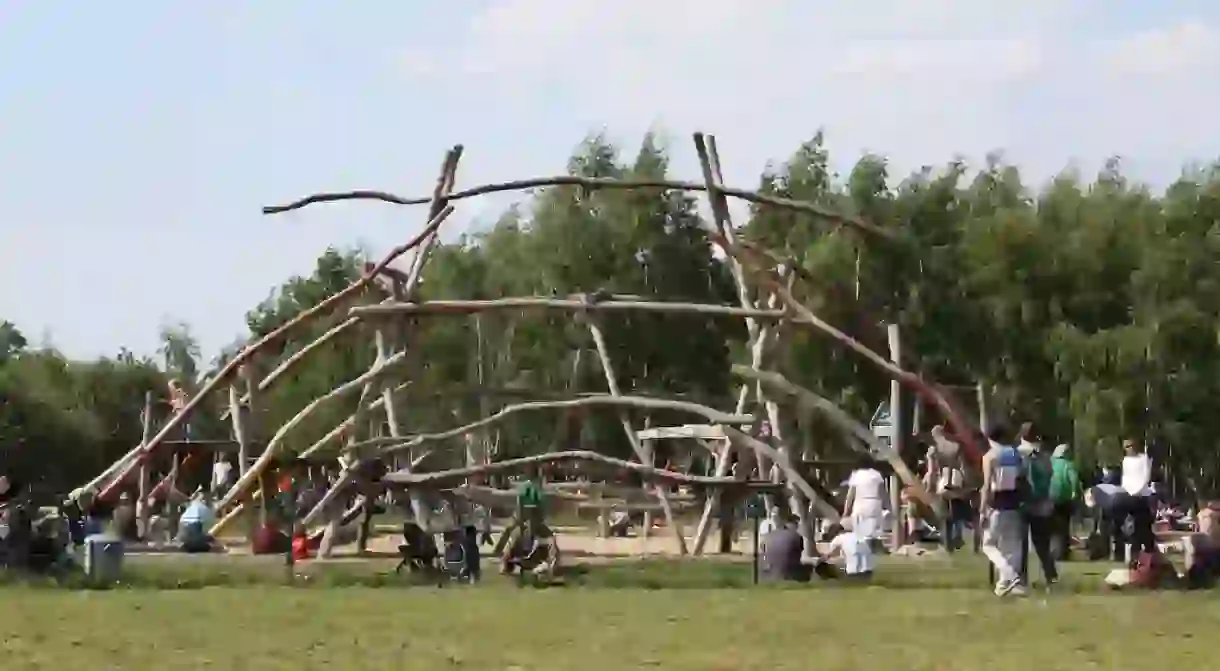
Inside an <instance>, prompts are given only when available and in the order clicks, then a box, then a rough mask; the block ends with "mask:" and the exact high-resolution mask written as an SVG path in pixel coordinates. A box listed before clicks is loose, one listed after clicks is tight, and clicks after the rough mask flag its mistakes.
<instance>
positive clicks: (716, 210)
mask: <svg viewBox="0 0 1220 671" xmlns="http://www.w3.org/2000/svg"><path fill="white" fill-rule="evenodd" d="M694 140H695V151H696V152H697V153H698V155H699V164H700V167H701V168H702V171H703V182H704V184H705V185H706V187H707V199H708V204H709V205H711V208H712V214H713V220H714V221H713V225H712V231H713V232H714V233H717V234H719V235H721V236H723V237H724V238H725V239H726V240H728V241H729V242H730V243H731V242H733V241H734V239H735V236H734V232H733V222H732V219H731V217H730V216H729V206H728V200H727V198H725V195H724V176H723V174H722V172H721V169H720V153H719V152H718V151H717V150H716V138H714V137H712V136H706V137H705V136H704V135H703V134H702V133H695V136H694ZM722 251H723V252H724V253H725V256H726V257H727V258H728V261H729V270H730V271H731V273H732V275H733V282H734V284H735V285H736V288H737V300H738V303H740V305H741V307H743V308H746V309H752V308H753V307H754V300H753V299H752V298H751V297H750V288H749V285H748V284H747V283H746V274H745V269H744V268H743V267H742V265H741V262H740V261H738V260H737V259H736V258H735V257H734V256H733V255H732V254H729V250H727V249H725V250H722ZM746 330H747V332H748V333H749V337H750V342H751V365H752V366H753V367H754V368H756V369H757V368H760V367H761V366H762V362H763V356H764V351H765V349H766V347H767V340H768V338H769V337H770V335H771V332H772V329H770V328H761V327H760V326H759V324H758V322H757V320H755V319H753V318H746ZM753 388H754V389H753V390H754V393H755V394H756V395H757V394H758V393H759V392H760V391H761V386H759V385H757V384H755V385H753ZM750 391H751V385H750V383H749V382H746V383H744V384H743V385H742V388H741V390H740V392H739V393H738V397H737V410H736V411H737V413H738V414H740V413H741V412H743V411H744V410H745V406H746V401H747V399H748V397H749V394H750ZM759 400H760V401H761V400H762V398H761V397H759ZM771 419H772V423H775V422H774V418H771ZM724 447H725V449H724V451H723V452H722V453H721V454H718V455H717V464H716V469H717V475H720V476H723V475H724V474H725V473H727V468H728V462H729V454H730V452H729V450H730V441H725V446H724ZM755 460H756V462H757V465H758V472H759V475H760V476H762V475H764V474H765V473H766V471H767V470H768V467H769V463H768V462H769V460H768V459H767V458H766V457H765V456H764V455H762V454H759V455H756V458H755ZM722 469H725V470H722ZM719 498H720V492H712V493H711V495H710V496H708V499H707V501H706V502H705V503H704V506H703V514H702V515H701V516H700V517H699V526H698V527H697V528H696V530H695V551H694V554H695V555H696V556H698V555H701V554H702V553H703V546H704V544H705V543H706V542H707V534H708V531H709V529H710V525H711V520H712V516H713V515H714V514H715V512H716V509H717V502H718V501H719ZM793 512H795V513H797V514H798V516H800V519H801V520H802V521H803V520H804V519H805V518H804V511H803V510H794V511H793ZM804 526H805V524H804V523H803V522H802V527H804Z"/></svg>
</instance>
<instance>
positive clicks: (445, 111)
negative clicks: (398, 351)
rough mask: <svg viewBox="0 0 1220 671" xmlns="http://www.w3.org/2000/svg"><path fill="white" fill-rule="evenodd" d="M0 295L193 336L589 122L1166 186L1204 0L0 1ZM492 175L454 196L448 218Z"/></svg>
mask: <svg viewBox="0 0 1220 671" xmlns="http://www.w3.org/2000/svg"><path fill="white" fill-rule="evenodd" d="M0 63H3V64H4V67H2V68H0V283H2V284H0V286H2V287H3V289H2V290H0V319H8V320H11V321H14V322H16V323H17V324H18V326H19V327H20V328H22V330H23V331H25V332H26V334H27V335H28V336H29V337H31V338H32V339H34V340H41V339H43V338H44V337H47V338H49V340H50V342H52V343H53V344H55V345H56V346H57V347H59V348H60V349H62V350H63V351H64V352H66V353H67V354H69V355H72V356H95V355H98V354H110V353H114V352H116V351H117V350H118V349H119V347H120V346H127V347H129V348H131V349H133V350H135V351H137V352H141V353H151V352H153V351H154V350H155V348H156V346H157V343H156V337H157V330H158V326H159V325H160V324H162V323H164V322H167V321H171V320H175V321H176V320H184V321H186V322H188V323H190V324H191V325H192V327H193V328H194V329H195V331H196V333H197V334H198V335H199V336H200V338H201V339H202V341H203V344H204V347H205V350H206V352H207V353H208V354H212V353H214V352H215V351H216V350H217V349H218V348H219V347H220V346H222V345H224V344H225V343H227V342H229V341H231V340H232V339H233V338H235V337H236V336H238V335H240V334H241V333H242V331H243V315H244V313H245V311H246V310H247V309H249V308H250V307H251V306H253V305H254V304H255V303H257V302H258V301H259V300H260V299H262V298H264V297H265V296H266V295H267V294H268V293H269V292H270V291H271V289H272V288H273V287H275V286H277V285H278V284H279V283H280V282H282V281H283V280H284V279H286V278H287V277H288V276H289V275H291V274H293V273H300V272H306V271H308V270H309V268H310V267H311V265H312V263H313V260H314V258H316V256H317V255H318V254H319V253H320V252H321V251H322V250H323V249H324V248H325V247H326V246H327V245H331V244H335V245H341V246H347V245H357V244H359V245H363V246H366V247H367V248H369V249H372V250H374V251H375V252H377V253H380V252H382V251H383V250H385V249H387V248H388V247H390V246H392V245H394V244H396V243H398V242H400V241H402V240H403V239H405V238H407V237H409V236H411V235H412V234H413V233H414V232H416V231H418V229H419V227H420V226H421V219H422V214H423V213H422V211H421V209H419V208H415V209H403V208H390V207H387V206H379V205H373V204H360V203H357V204H348V205H340V206H323V207H319V208H314V209H309V210H305V211H302V212H298V213H295V214H292V215H287V216H280V217H264V216H262V215H261V214H260V213H259V208H260V207H261V206H262V205H264V204H268V203H272V202H278V201H285V200H290V199H292V198H295V197H297V196H300V195H305V194H307V193H309V192H313V191H320V190H338V189H348V188H378V189H386V190H393V191H399V192H405V193H411V194H425V193H427V192H428V191H429V189H430V185H431V183H432V182H433V180H434V176H435V173H436V170H437V167H438V165H439V162H440V160H441V158H442V156H443V153H444V151H445V149H446V148H447V147H448V146H450V145H452V144H454V143H459V142H460V143H463V144H465V145H466V148H467V150H466V155H465V157H464V158H463V161H462V167H461V171H460V174H459V185H472V184H475V183H480V182H486V181H495V180H500V179H509V178H514V177H525V176H534V175H542V174H553V173H557V172H561V171H562V169H563V166H564V163H565V161H566V158H567V156H568V154H569V153H570V151H571V149H572V148H573V147H574V146H575V145H576V144H577V143H578V142H579V141H580V140H581V138H582V137H583V136H585V135H586V134H588V133H590V132H595V131H600V130H603V129H604V130H606V131H608V133H609V135H610V137H612V138H615V139H619V140H621V141H623V142H624V143H625V144H627V145H629V146H630V145H634V143H636V142H638V141H639V138H640V136H641V135H642V134H643V133H644V132H645V131H646V130H648V129H649V128H655V129H658V130H660V131H661V132H662V133H664V134H666V135H667V136H668V137H670V138H671V141H672V147H673V154H674V157H675V171H676V172H677V173H681V174H682V175H683V176H687V177H692V178H693V177H695V176H696V175H697V169H696V166H695V164H694V160H693V151H692V150H691V148H690V143H689V133H690V132H692V131H694V130H704V131H707V132H713V133H715V134H716V135H717V138H718V140H719V141H720V147H721V153H722V155H723V158H724V161H725V169H726V178H727V180H728V181H729V182H731V183H733V184H735V185H742V186H751V185H753V184H754V183H755V181H756V179H757V175H758V173H759V171H760V170H761V169H762V168H763V166H764V165H765V164H766V162H767V161H769V160H775V159H783V158H784V157H785V156H786V155H787V154H789V153H790V152H791V151H792V150H793V149H795V148H796V146H797V145H798V144H799V143H800V142H801V141H802V140H804V139H807V138H808V137H809V136H811V135H812V134H813V132H814V131H816V130H817V129H818V128H819V127H824V128H825V129H826V131H827V133H828V137H829V144H830V147H831V151H832V152H833V153H834V154H836V155H837V157H838V159H839V160H841V161H843V162H844V163H845V164H846V163H850V162H851V161H852V160H853V159H854V158H855V157H857V156H858V155H859V154H860V153H861V152H863V151H874V152H877V153H880V154H883V155H885V156H888V157H890V159H891V160H892V162H893V163H894V165H895V167H896V169H898V170H899V171H905V170H908V169H911V168H915V167H918V166H919V165H921V164H924V163H940V162H943V161H945V160H947V159H949V158H951V157H952V156H953V155H955V154H961V155H965V156H966V157H969V158H974V159H978V158H979V157H981V156H982V155H983V154H985V153H986V152H987V151H989V150H992V149H1004V150H1005V152H1006V155H1007V156H1008V157H1009V159H1010V160H1012V161H1014V162H1016V163H1018V164H1019V165H1021V166H1022V167H1023V168H1024V169H1026V171H1027V173H1028V174H1029V175H1031V176H1032V177H1034V178H1036V179H1044V178H1046V177H1048V176H1050V175H1052V174H1054V173H1055V172H1057V171H1059V170H1061V169H1063V168H1064V167H1065V166H1067V165H1069V164H1074V165H1078V166H1080V167H1081V168H1082V169H1084V170H1086V171H1091V170H1093V169H1095V168H1096V166H1097V165H1098V164H1099V162H1100V161H1101V160H1102V159H1104V158H1105V157H1106V156H1108V155H1111V154H1119V155H1122V156H1123V157H1124V160H1125V163H1126V165H1127V166H1128V168H1129V171H1130V173H1131V174H1133V175H1135V176H1137V177H1139V178H1142V179H1146V180H1149V181H1152V182H1154V183H1158V184H1163V183H1164V182H1166V181H1168V180H1170V179H1172V178H1173V177H1174V176H1175V175H1176V174H1177V173H1178V171H1179V169H1180V168H1181V166H1182V165H1183V163H1185V162H1186V161H1188V160H1203V161H1208V160H1211V159H1213V158H1215V157H1216V156H1220V128H1218V127H1217V126H1216V125H1215V123H1214V110H1215V109H1218V108H1220V87H1217V86H1216V85H1215V83H1216V82H1218V81H1220V6H1218V5H1215V3H1204V2H1202V1H1193V0H1190V1H1188V0H1182V1H1178V2H1175V1H1172V0H1165V1H1162V2H1156V3H1153V2H1147V1H1144V2H1135V1H1132V0H1127V1H1122V0H1109V1H1106V2H1103V1H1102V0H1028V1H1027V2H1023V3H1013V2H1011V1H1008V0H1006V1H1004V2H1000V1H999V0H994V1H993V0H924V1H922V2H918V3H916V2H909V1H906V0H854V1H848V0H772V1H770V2H767V1H762V2H759V1H758V0H754V1H753V2H746V0H700V1H695V0H618V1H617V2H613V3H594V2H583V3H582V2H573V1H572V0H449V1H448V2H443V3H442V2H428V3H425V2H399V3H392V2H381V3H372V2H367V3H339V2H321V1H318V0H296V1H294V2H289V1H288V0H262V1H260V2H257V3H255V2H234V1H231V0H212V1H210V2H178V3H170V2H153V1H151V0H124V1H123V2H116V3H85V2H77V3H67V2H59V3H54V2H9V3H2V4H0ZM507 202H509V200H508V199H505V198H500V199H494V200H485V201H481V202H477V203H475V202H467V203H464V204H462V205H461V206H460V207H459V210H458V215H457V216H456V217H455V218H454V219H453V223H452V225H451V227H450V228H449V231H448V232H449V233H450V234H455V233H456V232H458V231H460V230H462V229H463V227H466V226H469V225H470V222H472V221H475V220H478V219H479V218H483V219H486V218H489V217H494V216H495V214H496V213H498V212H499V211H500V209H501V208H503V207H504V206H505V204H506V203H507Z"/></svg>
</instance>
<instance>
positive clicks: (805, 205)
mask: <svg viewBox="0 0 1220 671" xmlns="http://www.w3.org/2000/svg"><path fill="white" fill-rule="evenodd" d="M545 186H579V187H582V188H585V189H591V190H592V189H665V190H675V191H706V190H707V185H706V184H700V183H698V182H680V181H673V180H621V179H611V178H606V177H578V176H575V175H560V176H557V177H535V178H533V179H518V180H513V181H510V182H497V183H494V184H483V185H481V186H474V187H471V188H469V189H464V190H462V191H454V192H453V193H451V194H449V196H448V200H449V201H454V200H462V199H464V198H473V197H474V196H481V195H485V194H489V193H499V192H502V191H525V190H528V189H536V188H539V187H545ZM717 191H719V192H720V193H722V194H724V195H726V196H731V197H733V198H738V199H740V200H745V201H748V202H751V203H756V204H759V205H771V206H773V207H780V208H784V209H787V210H795V211H797V212H805V213H807V214H811V215H813V216H816V217H820V218H822V219H826V220H829V221H833V222H835V223H838V224H846V225H848V226H852V227H854V228H857V229H859V230H861V231H864V232H865V233H869V234H872V235H875V236H878V237H881V238H886V239H890V240H894V239H897V237H898V236H897V235H896V234H895V233H894V232H893V231H891V230H888V229H885V228H881V227H879V226H877V225H876V224H873V223H871V222H868V221H865V220H864V219H861V218H859V217H849V216H846V215H844V214H842V213H840V212H835V211H833V210H829V209H827V208H825V207H822V206H820V205H815V204H813V203H809V202H805V201H800V200H792V199H790V198H780V197H778V196H768V195H764V194H761V193H757V192H755V191H747V190H744V189H735V188H732V187H727V186H718V187H717ZM345 200H376V201H381V202H383V203H390V204H392V205H426V204H428V203H429V202H431V198H428V197H419V198H406V197H403V196H396V195H394V194H392V193H386V192H384V191H369V190H359V191H343V192H332V193H317V194H313V195H311V196H306V197H305V198H301V199H300V200H296V201H293V202H291V203H287V204H284V205H269V206H267V207H264V208H263V214H281V213H283V212H291V211H292V210H299V209H301V208H303V207H308V206H309V205H316V204H320V203H334V202H339V201H345Z"/></svg>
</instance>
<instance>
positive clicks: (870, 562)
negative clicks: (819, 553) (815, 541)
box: [824, 524, 877, 580]
mask: <svg viewBox="0 0 1220 671" xmlns="http://www.w3.org/2000/svg"><path fill="white" fill-rule="evenodd" d="M826 537H827V538H829V539H830V546H829V548H827V551H826V554H825V555H824V557H825V559H826V561H827V562H830V563H832V564H834V565H835V567H836V568H837V569H838V570H839V572H840V574H841V575H842V576H843V577H846V578H849V579H854V580H867V579H868V578H871V577H872V575H873V570H874V569H875V568H876V566H877V558H876V555H874V554H873V548H872V545H871V544H870V543H869V539H868V538H866V537H864V536H861V535H859V534H858V533H856V532H855V531H853V530H851V529H846V528H844V527H843V525H841V524H832V525H830V527H829V528H828V529H827V530H826Z"/></svg>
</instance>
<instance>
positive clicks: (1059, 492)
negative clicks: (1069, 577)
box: [1051, 443, 1081, 561]
mask: <svg viewBox="0 0 1220 671" xmlns="http://www.w3.org/2000/svg"><path fill="white" fill-rule="evenodd" d="M1080 495H1081V487H1080V473H1079V471H1077V470H1076V464H1075V463H1073V462H1072V460H1071V459H1070V458H1068V446H1067V443H1060V444H1059V446H1057V447H1056V448H1055V451H1054V453H1052V454H1051V503H1052V504H1054V510H1053V511H1051V554H1052V555H1053V556H1054V558H1055V559H1056V560H1057V561H1065V560H1067V558H1068V556H1069V555H1071V552H1072V517H1073V516H1074V515H1075V514H1076V505H1077V503H1078V502H1079V501H1080Z"/></svg>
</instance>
